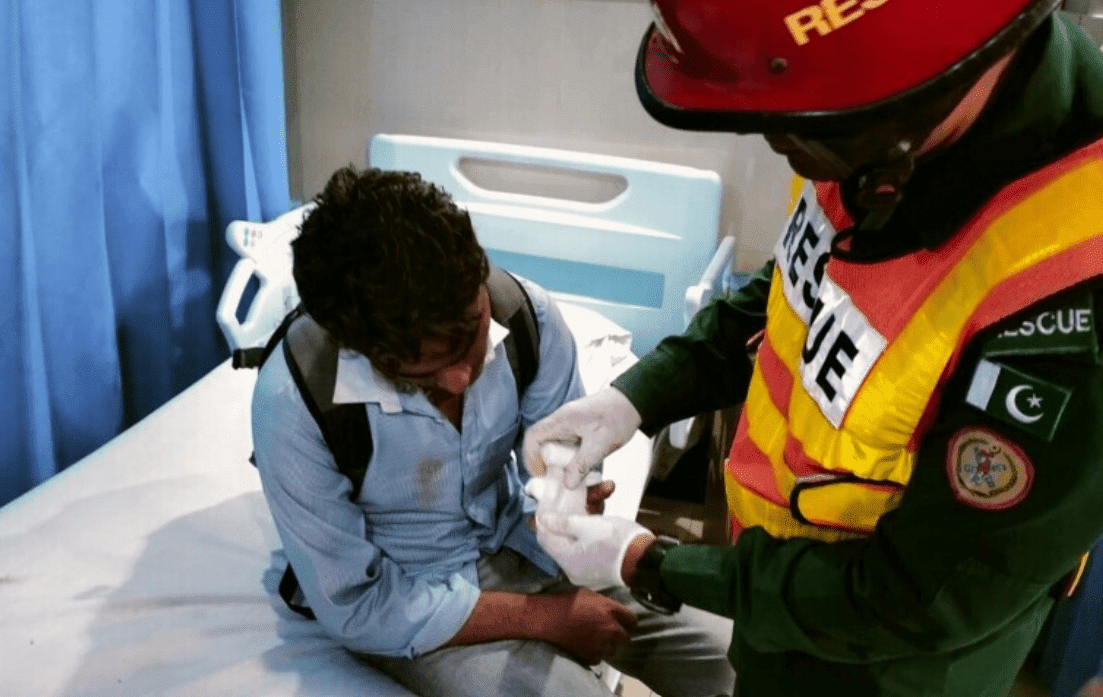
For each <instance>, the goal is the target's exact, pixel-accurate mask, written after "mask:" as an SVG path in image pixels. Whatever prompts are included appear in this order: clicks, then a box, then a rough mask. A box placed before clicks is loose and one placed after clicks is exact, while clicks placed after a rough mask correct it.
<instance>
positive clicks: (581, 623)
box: [529, 588, 636, 665]
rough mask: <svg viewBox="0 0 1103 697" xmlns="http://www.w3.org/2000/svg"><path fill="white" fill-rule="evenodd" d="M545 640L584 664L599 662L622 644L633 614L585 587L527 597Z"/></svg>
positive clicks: (633, 622)
mask: <svg viewBox="0 0 1103 697" xmlns="http://www.w3.org/2000/svg"><path fill="white" fill-rule="evenodd" d="M529 602H530V603H531V604H533V606H534V610H535V612H536V616H537V617H538V618H539V623H540V625H541V627H542V629H541V631H540V634H542V635H543V638H544V640H545V641H548V642H549V643H552V644H554V645H556V646H558V647H559V648H561V649H563V650H564V651H566V652H567V653H569V654H571V655H572V656H576V657H578V659H579V660H581V661H583V662H585V663H586V664H588V665H593V664H595V663H600V662H601V661H602V660H604V659H606V658H609V657H610V656H612V655H613V654H614V653H616V652H617V650H618V649H620V647H621V646H623V645H624V644H625V643H626V642H627V641H628V639H629V638H630V637H631V634H632V632H633V631H635V629H636V616H635V614H633V613H632V611H631V610H629V609H628V608H627V607H625V606H624V605H621V604H620V603H618V602H617V601H615V600H612V599H610V598H606V597H605V596H604V595H601V594H599V593H595V592H594V591H592V590H590V589H588V588H576V589H574V590H572V591H570V592H568V593H561V594H550V595H534V596H530V597H529Z"/></svg>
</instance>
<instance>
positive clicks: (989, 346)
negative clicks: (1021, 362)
mask: <svg viewBox="0 0 1103 697" xmlns="http://www.w3.org/2000/svg"><path fill="white" fill-rule="evenodd" d="M1095 330H1096V327H1095V300H1094V296H1093V295H1092V293H1090V292H1088V293H1084V294H1083V295H1080V296H1078V297H1075V298H1073V299H1071V300H1069V301H1068V302H1066V303H1064V304H1063V305H1061V306H1059V307H1056V308H1052V309H1049V310H1046V311H1044V312H1039V313H1038V314H1036V315H1034V316H1032V317H1028V318H1026V319H1024V320H1023V321H1022V322H1019V323H1018V324H1016V325H1014V326H1007V327H1005V328H1004V330H1003V331H1001V332H1000V333H999V334H997V335H995V336H994V337H992V338H990V339H988V340H987V341H985V342H984V346H983V348H982V349H981V352H982V355H984V356H986V357H996V356H1036V355H1087V356H1090V357H1092V358H1095V357H1096V356H1098V354H1099V346H1098V343H1099V342H1098V339H1097V338H1096V337H1097V335H1096V331H1095Z"/></svg>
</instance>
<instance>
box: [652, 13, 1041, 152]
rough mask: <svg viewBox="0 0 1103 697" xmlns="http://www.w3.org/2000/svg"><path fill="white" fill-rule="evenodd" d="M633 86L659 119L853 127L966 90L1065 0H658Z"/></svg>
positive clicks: (789, 129)
mask: <svg viewBox="0 0 1103 697" xmlns="http://www.w3.org/2000/svg"><path fill="white" fill-rule="evenodd" d="M652 5H653V8H654V10H655V17H656V18H655V23H654V24H652V25H651V27H650V29H649V30H648V32H647V34H646V35H645V36H644V39H643V42H642V44H641V46H640V51H639V55H638V58H637V61H636V88H637V91H638V93H639V96H640V100H641V102H642V103H643V105H644V108H646V109H647V111H648V112H649V113H650V114H651V115H652V116H653V117H654V118H655V119H656V120H658V121H659V122H661V123H663V124H666V125H668V126H672V127H675V128H684V129H690V130H711V131H732V132H738V133H771V132H772V133H807V132H824V131H826V132H838V131H852V130H853V129H855V128H860V127H862V126H863V125H866V124H869V123H874V122H877V121H880V120H884V119H886V118H889V119H891V118H895V117H896V116H897V115H899V114H906V113H908V112H909V110H911V109H914V108H922V107H924V106H927V105H929V104H930V102H931V101H932V100H940V99H941V98H942V97H943V96H944V95H946V94H952V93H957V94H963V93H964V92H963V90H964V89H965V88H967V87H968V86H969V85H971V84H972V83H974V82H975V81H976V80H977V79H978V78H979V77H980V75H981V74H982V73H983V72H984V70H985V69H986V68H987V67H989V66H990V65H992V64H993V63H994V62H995V61H996V60H998V59H999V58H1001V57H1002V56H1004V55H1006V54H1007V53H1008V52H1010V51H1011V50H1013V49H1014V48H1016V47H1017V46H1018V45H1019V44H1021V43H1022V42H1023V41H1024V40H1025V39H1026V37H1027V36H1029V35H1030V33H1031V32H1033V31H1034V29H1035V28H1037V27H1038V26H1039V25H1040V24H1041V23H1042V22H1043V21H1044V20H1045V18H1046V17H1048V16H1049V15H1050V14H1051V13H1052V12H1053V11H1054V10H1055V9H1056V8H1057V6H1058V5H1060V0H974V1H972V2H969V1H967V0H821V1H820V2H818V3H817V2H815V0H652Z"/></svg>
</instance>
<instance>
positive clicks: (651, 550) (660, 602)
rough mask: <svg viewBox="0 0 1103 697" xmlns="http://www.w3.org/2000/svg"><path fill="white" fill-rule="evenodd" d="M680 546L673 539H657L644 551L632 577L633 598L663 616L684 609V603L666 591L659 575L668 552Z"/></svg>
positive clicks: (660, 537) (662, 536)
mask: <svg viewBox="0 0 1103 697" xmlns="http://www.w3.org/2000/svg"><path fill="white" fill-rule="evenodd" d="M678 544H680V543H679V542H678V540H675V539H674V538H673V537H667V536H665V535H659V536H658V537H656V538H655V541H654V542H652V543H651V544H650V545H648V547H647V549H646V550H644V552H643V556H641V557H640V560H639V562H638V563H637V564H636V575H635V576H633V577H632V586H631V591H632V597H633V598H635V599H636V601H637V602H639V604H640V605H643V606H644V607H645V608H647V609H648V610H651V611H653V612H658V613H661V614H663V615H673V614H674V613H675V612H677V611H678V610H680V609H681V607H682V601H681V600H680V599H679V598H678V597H677V596H675V595H674V594H673V593H671V592H670V591H668V590H667V589H666V586H664V585H663V579H662V576H660V575H659V567H660V566H662V563H663V557H665V556H666V551H667V550H668V549H670V548H671V547H676V546H677V545H678Z"/></svg>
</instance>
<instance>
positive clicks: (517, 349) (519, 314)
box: [487, 265, 540, 403]
mask: <svg viewBox="0 0 1103 697" xmlns="http://www.w3.org/2000/svg"><path fill="white" fill-rule="evenodd" d="M487 287H488V289H489V290H490V308H491V316H492V317H493V318H494V321H495V322H497V323H498V324H501V325H502V326H504V327H506V328H507V329H509V336H507V337H506V339H505V342H504V345H505V349H506V357H507V358H508V359H509V367H510V368H511V369H512V370H513V377H514V379H515V381H516V383H517V400H518V403H519V402H520V400H521V396H522V395H524V393H525V390H527V389H528V386H529V385H531V384H532V381H533V380H535V379H536V371H537V370H538V369H539V367H540V328H539V326H538V325H537V323H536V310H535V309H534V308H533V306H532V299H531V298H530V297H529V294H528V293H527V292H526V291H525V289H524V287H523V286H522V285H521V283H520V281H518V280H517V279H516V278H514V277H513V276H512V275H511V274H510V273H509V272H508V271H505V270H504V269H501V268H499V267H497V266H493V265H492V266H491V267H490V277H489V278H488V279H487Z"/></svg>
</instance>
